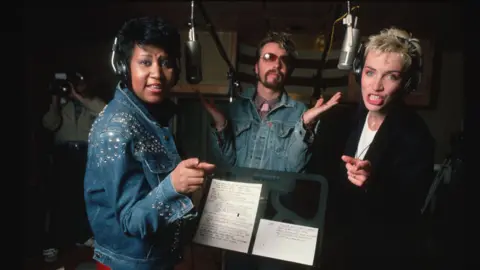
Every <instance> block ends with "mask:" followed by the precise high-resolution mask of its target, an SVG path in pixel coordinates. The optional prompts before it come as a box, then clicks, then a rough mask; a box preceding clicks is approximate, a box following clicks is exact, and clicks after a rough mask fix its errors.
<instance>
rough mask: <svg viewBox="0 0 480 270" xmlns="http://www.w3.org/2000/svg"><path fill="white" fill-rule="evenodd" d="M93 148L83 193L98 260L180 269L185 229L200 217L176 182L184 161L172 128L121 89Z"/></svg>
mask: <svg viewBox="0 0 480 270" xmlns="http://www.w3.org/2000/svg"><path fill="white" fill-rule="evenodd" d="M88 143H89V147H88V161H87V169H86V174H85V193H84V194H85V201H86V208H87V214H88V218H89V221H90V225H91V228H92V230H93V233H94V237H95V251H94V259H96V260H97V261H99V262H101V263H103V264H105V265H108V266H109V267H110V268H111V269H115V270H123V269H125V270H126V269H128V270H131V269H136V270H142V269H145V270H147V269H164V268H168V267H171V266H172V265H174V264H175V263H177V262H178V261H179V260H180V259H181V254H182V252H181V245H182V244H181V243H182V228H183V227H184V226H185V224H188V223H190V224H191V223H192V222H193V221H191V220H192V219H193V217H195V216H196V212H195V210H194V208H193V203H192V201H191V200H190V198H189V197H187V196H185V195H182V194H179V193H177V192H176V191H175V189H174V188H173V186H172V183H171V178H170V177H171V176H170V173H171V172H172V170H173V169H174V168H175V167H176V166H177V164H178V163H179V162H180V156H179V155H178V153H177V149H176V146H175V143H174V140H173V137H172V134H171V132H170V130H169V128H168V127H162V126H160V125H159V124H158V123H157V122H156V121H155V120H154V118H153V116H152V115H151V114H150V113H149V112H148V111H147V109H146V107H145V106H144V105H143V103H142V102H141V101H140V99H139V98H138V97H137V96H136V95H135V94H134V93H133V92H132V91H130V90H128V89H121V88H120V86H118V87H117V89H116V92H115V96H114V98H113V99H112V101H110V102H109V103H108V105H107V106H106V107H105V108H104V109H103V111H102V112H101V113H100V114H99V116H98V118H97V119H96V120H95V122H94V124H93V126H92V129H91V131H90V134H89V142H88ZM187 221H189V222H187Z"/></svg>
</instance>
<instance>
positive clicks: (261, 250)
mask: <svg viewBox="0 0 480 270" xmlns="http://www.w3.org/2000/svg"><path fill="white" fill-rule="evenodd" d="M317 236H318V228H313V227H307V226H300V225H295V224H288V223H283V222H278V221H273V220H267V219H263V218H262V219H260V224H259V225H258V230H257V236H256V237H255V244H254V246H253V251H252V254H254V255H259V256H264V257H269V258H273V259H279V260H284V261H290V262H295V263H301V264H305V265H313V259H314V256H315V248H316V245H317Z"/></svg>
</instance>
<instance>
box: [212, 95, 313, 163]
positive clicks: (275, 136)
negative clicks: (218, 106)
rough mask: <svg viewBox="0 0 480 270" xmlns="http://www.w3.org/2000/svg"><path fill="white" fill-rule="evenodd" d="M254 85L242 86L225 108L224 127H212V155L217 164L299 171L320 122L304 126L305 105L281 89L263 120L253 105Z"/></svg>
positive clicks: (309, 154) (304, 161)
mask: <svg viewBox="0 0 480 270" xmlns="http://www.w3.org/2000/svg"><path fill="white" fill-rule="evenodd" d="M254 97H255V88H247V89H245V90H244V91H243V92H242V94H240V95H239V97H238V98H237V99H236V100H235V101H233V102H232V104H230V105H229V107H228V112H227V119H228V122H227V127H226V128H225V129H224V130H222V131H221V132H217V131H216V129H215V128H213V129H212V132H211V134H212V135H213V136H211V138H213V140H214V141H213V143H212V145H213V154H214V156H215V158H216V162H218V163H219V166H236V167H248V168H255V169H264V170H275V171H287V172H302V171H304V170H305V166H306V164H307V162H308V161H309V159H310V157H311V151H310V146H311V144H312V143H313V139H314V136H315V133H316V131H317V129H318V126H319V123H320V121H318V122H317V124H316V125H315V127H314V128H313V129H312V130H309V129H306V128H305V126H304V124H303V121H302V116H303V113H304V112H305V111H306V109H307V108H306V106H305V105H304V104H303V103H301V102H298V101H295V100H293V99H291V98H290V97H289V96H288V94H287V92H284V93H283V94H282V96H281V98H280V101H279V103H278V104H277V106H276V107H275V108H273V109H272V110H271V111H270V112H269V113H268V114H267V115H266V117H265V118H264V119H261V118H260V115H259V113H258V111H257V109H256V107H255V104H254Z"/></svg>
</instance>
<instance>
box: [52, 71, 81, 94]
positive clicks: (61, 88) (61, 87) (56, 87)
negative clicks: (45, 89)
mask: <svg viewBox="0 0 480 270" xmlns="http://www.w3.org/2000/svg"><path fill="white" fill-rule="evenodd" d="M83 80H84V78H83V76H82V74H80V73H78V72H71V73H67V72H56V73H55V77H54V80H53V81H52V82H51V83H50V86H49V92H50V94H52V95H56V96H59V97H68V96H69V95H70V93H71V92H72V91H73V89H72V86H74V87H75V86H76V85H78V83H80V82H81V81H83Z"/></svg>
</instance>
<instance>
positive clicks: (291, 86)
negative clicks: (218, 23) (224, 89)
mask: <svg viewBox="0 0 480 270" xmlns="http://www.w3.org/2000/svg"><path fill="white" fill-rule="evenodd" d="M255 50H256V47H255V46H252V45H248V44H246V43H241V41H240V42H239V44H238V58H237V59H238V61H237V75H238V80H239V81H240V83H241V85H242V87H248V86H251V85H252V84H253V83H255V82H256V78H255V73H254V65H255V62H256V59H255ZM297 50H298V58H297V61H296V67H295V70H294V71H293V73H292V76H291V77H290V78H289V80H288V81H287V85H286V86H285V89H286V90H287V92H288V94H289V95H290V96H291V97H292V98H294V99H296V100H299V101H301V102H304V103H306V104H309V103H310V98H311V96H312V94H313V90H314V85H315V74H316V72H317V69H318V68H319V67H320V63H321V59H322V52H321V51H319V50H317V51H314V50H301V49H297ZM339 56H340V50H339V49H338V48H335V47H332V49H331V51H330V53H329V56H328V61H327V63H326V65H325V67H324V70H323V72H322V77H323V79H324V80H325V81H324V85H325V86H326V87H325V92H324V94H325V95H326V96H329V95H332V94H334V93H335V92H338V91H340V92H342V93H346V92H347V91H348V71H342V70H339V69H338V68H337V64H338V58H339Z"/></svg>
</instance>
